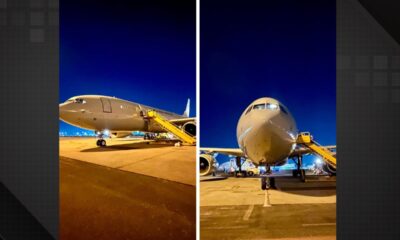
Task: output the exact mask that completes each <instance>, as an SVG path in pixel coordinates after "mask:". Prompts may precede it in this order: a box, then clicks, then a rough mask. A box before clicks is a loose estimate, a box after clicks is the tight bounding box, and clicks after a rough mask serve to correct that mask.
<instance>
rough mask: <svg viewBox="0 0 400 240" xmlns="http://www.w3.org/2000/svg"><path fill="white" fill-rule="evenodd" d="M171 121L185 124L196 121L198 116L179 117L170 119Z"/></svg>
mask: <svg viewBox="0 0 400 240" xmlns="http://www.w3.org/2000/svg"><path fill="white" fill-rule="evenodd" d="M168 121H169V122H170V123H173V124H177V125H181V124H185V123H187V122H195V121H196V118H195V117H190V118H178V119H170V120H168Z"/></svg>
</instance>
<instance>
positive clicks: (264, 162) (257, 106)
mask: <svg viewBox="0 0 400 240" xmlns="http://www.w3.org/2000/svg"><path fill="white" fill-rule="evenodd" d="M298 135H299V131H298V129H297V126H296V122H295V119H294V118H293V116H292V114H291V113H290V112H289V110H288V108H287V107H286V106H285V105H283V104H282V103H281V102H279V101H278V100H276V99H273V98H269V97H263V98H259V99H257V100H255V101H253V102H252V103H251V104H250V105H249V106H248V107H247V108H246V109H245V110H244V112H243V113H242V115H241V117H240V118H239V121H238V123H237V129H236V137H237V142H238V145H239V148H200V151H201V152H202V154H200V164H199V165H200V176H207V175H210V174H212V172H213V171H214V165H215V162H216V160H215V157H214V155H215V154H225V155H229V156H236V165H237V166H238V168H239V171H238V173H241V172H242V171H241V166H242V160H241V159H242V158H246V159H250V160H251V161H252V162H253V163H254V164H255V165H256V166H265V167H266V169H267V176H262V177H261V189H263V190H265V189H268V188H270V187H273V188H274V187H275V178H274V177H269V176H270V174H271V166H282V165H283V164H285V163H286V162H287V161H288V159H293V160H296V158H297V161H295V162H296V165H297V169H296V170H293V176H294V177H297V176H299V175H300V178H301V179H302V180H303V181H304V180H305V170H304V169H301V166H302V156H303V155H305V154H310V153H313V152H312V151H311V149H309V148H306V147H303V146H299V145H298V144H297V137H298ZM334 148H336V146H326V147H324V149H325V150H328V149H334ZM332 154H336V153H332ZM324 170H325V171H327V172H328V173H330V174H332V175H333V174H336V165H335V166H333V165H332V164H328V163H325V165H324Z"/></svg>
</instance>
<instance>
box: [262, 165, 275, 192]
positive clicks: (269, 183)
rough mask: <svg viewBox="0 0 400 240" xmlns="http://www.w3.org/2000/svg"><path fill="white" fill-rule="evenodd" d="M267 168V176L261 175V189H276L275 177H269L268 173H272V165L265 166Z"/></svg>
mask: <svg viewBox="0 0 400 240" xmlns="http://www.w3.org/2000/svg"><path fill="white" fill-rule="evenodd" d="M265 168H266V173H265V174H266V175H267V176H262V177H261V189H262V190H268V189H270V188H272V189H276V185H275V178H274V177H269V176H268V175H270V174H271V172H272V171H271V167H270V166H268V165H267V166H265Z"/></svg>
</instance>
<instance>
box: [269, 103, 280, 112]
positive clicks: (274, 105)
mask: <svg viewBox="0 0 400 240" xmlns="http://www.w3.org/2000/svg"><path fill="white" fill-rule="evenodd" d="M267 109H270V110H276V109H278V105H276V104H275V103H267Z"/></svg>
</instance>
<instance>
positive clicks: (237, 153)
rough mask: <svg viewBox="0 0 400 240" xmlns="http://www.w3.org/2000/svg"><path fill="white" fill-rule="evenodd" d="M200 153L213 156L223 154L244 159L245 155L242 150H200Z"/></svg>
mask: <svg viewBox="0 0 400 240" xmlns="http://www.w3.org/2000/svg"><path fill="white" fill-rule="evenodd" d="M200 151H202V152H205V153H211V154H213V153H221V154H225V155H233V156H238V157H244V153H243V151H242V149H240V148H200Z"/></svg>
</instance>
